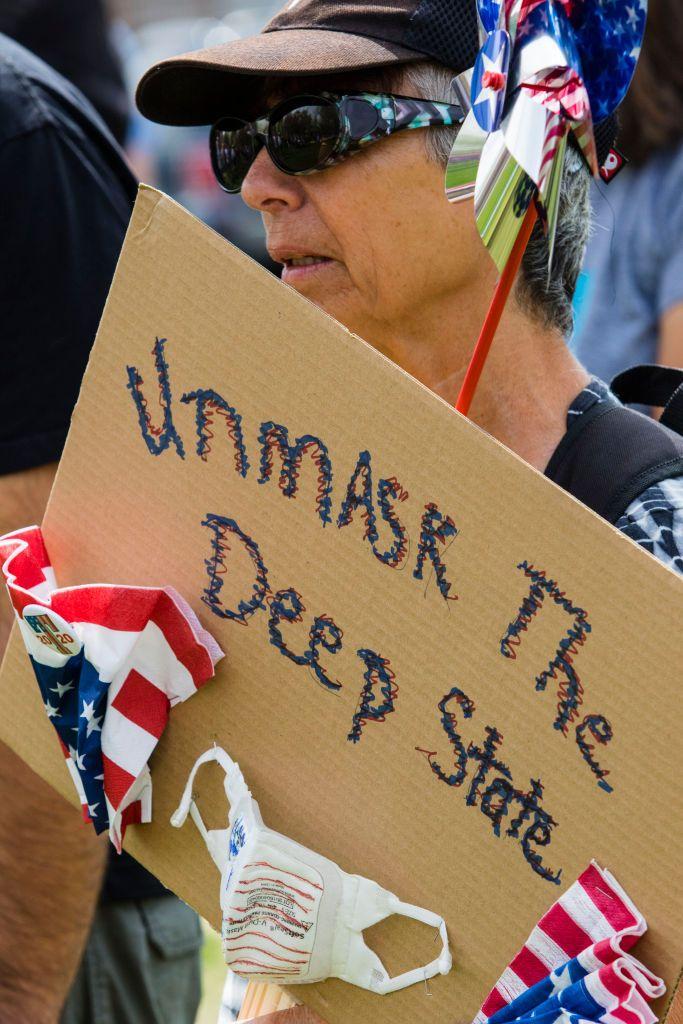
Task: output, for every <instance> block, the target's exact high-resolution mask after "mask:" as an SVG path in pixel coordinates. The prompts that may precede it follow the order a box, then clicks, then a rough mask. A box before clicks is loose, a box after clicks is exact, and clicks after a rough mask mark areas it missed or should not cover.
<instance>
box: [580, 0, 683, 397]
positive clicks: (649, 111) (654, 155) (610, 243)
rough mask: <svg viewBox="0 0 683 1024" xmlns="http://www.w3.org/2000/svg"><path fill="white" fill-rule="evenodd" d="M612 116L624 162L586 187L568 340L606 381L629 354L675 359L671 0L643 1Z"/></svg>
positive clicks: (677, 88)
mask: <svg viewBox="0 0 683 1024" xmlns="http://www.w3.org/2000/svg"><path fill="white" fill-rule="evenodd" d="M641 6H642V0H641ZM619 119H620V122H621V131H620V134H619V139H618V142H617V145H618V147H619V149H620V150H621V151H622V152H623V153H624V155H625V156H626V157H627V158H628V160H629V164H628V166H627V167H626V168H625V169H624V170H623V171H621V172H620V173H619V174H618V176H617V177H616V178H615V179H614V180H613V181H612V182H611V183H610V184H609V186H606V185H605V184H604V183H602V182H598V183H597V184H594V186H593V192H592V201H593V234H592V237H591V241H590V243H589V246H588V251H587V254H586V259H585V262H584V268H583V272H582V275H581V277H580V279H579V288H578V291H577V300H576V312H577V318H576V328H575V332H574V339H573V343H572V347H573V349H574V351H575V353H576V355H577V357H578V358H579V360H580V361H581V362H582V363H583V364H584V366H586V368H587V369H588V370H589V371H590V372H591V373H594V374H596V375H597V376H598V377H601V378H602V379H603V380H605V381H607V382H609V381H610V380H611V379H612V378H613V377H614V376H616V374H617V373H619V372H620V371H621V370H623V369H626V368H627V367H629V366H634V365H636V364H638V363H662V364H664V365H669V366H679V367H680V366H683V9H682V8H681V0H649V9H648V21H647V29H646V33H645V41H644V45H643V52H642V55H641V57H640V61H639V63H638V67H637V70H636V73H635V77H634V80H633V84H632V86H631V89H630V91H629V93H628V95H627V97H626V100H625V101H624V103H623V104H622V106H621V107H620V109H619Z"/></svg>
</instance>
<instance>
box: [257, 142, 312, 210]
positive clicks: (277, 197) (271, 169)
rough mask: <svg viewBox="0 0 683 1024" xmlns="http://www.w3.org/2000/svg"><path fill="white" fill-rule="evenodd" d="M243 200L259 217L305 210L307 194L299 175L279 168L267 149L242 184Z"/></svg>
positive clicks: (260, 155) (259, 155) (258, 157)
mask: <svg viewBox="0 0 683 1024" xmlns="http://www.w3.org/2000/svg"><path fill="white" fill-rule="evenodd" d="M242 199H243V200H244V201H245V203H246V204H247V206H250V207H251V208H252V209H253V210H258V212H259V213H273V212H274V211H275V210H277V209H278V207H281V208H286V209H290V210H294V209H296V208H297V207H299V206H301V203H302V199H303V191H302V188H301V185H300V183H299V181H298V179H297V178H296V176H295V175H292V174H285V173H284V171H281V170H280V169H279V168H278V167H276V166H275V164H274V163H273V161H272V160H271V159H270V156H269V155H268V151H267V149H266V148H265V146H264V148H263V149H262V150H261V152H260V153H259V154H258V156H257V157H256V159H255V160H254V162H253V164H252V165H251V167H250V168H249V171H248V173H247V176H246V177H245V179H244V181H243V182H242Z"/></svg>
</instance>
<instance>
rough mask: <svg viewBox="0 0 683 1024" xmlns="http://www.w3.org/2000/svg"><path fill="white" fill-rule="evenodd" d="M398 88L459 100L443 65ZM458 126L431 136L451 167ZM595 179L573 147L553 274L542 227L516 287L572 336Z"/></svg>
mask: <svg viewBox="0 0 683 1024" xmlns="http://www.w3.org/2000/svg"><path fill="white" fill-rule="evenodd" d="M399 76H400V77H399V81H398V82H397V83H396V88H397V89H400V91H401V92H402V93H403V94H404V95H406V96H415V97H417V98H420V99H430V100H441V101H449V100H451V99H452V98H453V92H452V89H451V82H452V79H453V75H452V73H451V72H450V71H449V70H448V68H445V67H443V66H442V65H441V64H436V63H432V62H429V61H420V62H417V63H415V64H409V65H407V66H406V67H404V68H402V69H401V70H400V71H399ZM457 134H458V129H457V128H431V129H430V130H429V131H428V132H425V133H424V135H425V140H426V147H427V154H428V156H429V159H430V160H433V161H435V162H436V163H440V164H442V166H443V167H444V168H445V166H446V164H447V162H448V157H449V154H450V152H451V148H452V146H453V142H454V141H455V138H456V136H457ZM589 183H590V175H589V173H588V171H587V169H586V168H585V167H584V163H583V160H582V158H581V157H580V156H579V154H578V153H577V152H576V151H575V150H574V149H572V148H571V146H568V147H567V153H566V156H565V164H564V175H563V181H562V188H561V191H560V206H559V214H558V222H557V235H556V238H555V251H554V254H553V264H552V272H551V274H548V259H549V252H548V243H547V240H546V237H545V235H544V233H543V229H542V227H541V225H540V224H537V225H536V227H535V228H534V231H533V234H532V236H531V240H530V242H529V245H528V247H527V250H526V253H525V255H524V259H523V261H522V267H521V270H520V274H519V277H518V279H517V283H516V286H515V298H516V300H517V302H518V304H519V306H520V307H521V308H522V309H523V310H524V311H525V312H526V313H528V314H529V315H530V316H533V317H534V319H536V320H537V321H539V322H540V323H542V324H543V326H544V327H548V328H554V329H555V330H558V331H560V333H561V334H563V335H564V336H567V335H569V334H570V333H571V330H572V327H573V324H574V318H573V313H572V299H573V297H574V289H575V288H576V281H577V278H578V276H579V272H580V270H581V264H582V262H583V256H584V252H585V248H586V242H587V241H588V236H589V233H590V202H589V193H588V189H589Z"/></svg>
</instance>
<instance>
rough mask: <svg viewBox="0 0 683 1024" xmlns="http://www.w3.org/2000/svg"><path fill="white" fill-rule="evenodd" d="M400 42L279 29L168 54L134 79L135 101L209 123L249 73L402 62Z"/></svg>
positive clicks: (161, 115)
mask: <svg viewBox="0 0 683 1024" xmlns="http://www.w3.org/2000/svg"><path fill="white" fill-rule="evenodd" d="M420 57H421V55H420V54H419V53H418V52H417V51H415V50H410V49H408V47H406V46H399V45H398V44H396V43H391V42H385V41H383V40H379V39H372V38H370V37H369V36H360V35H353V34H351V33H348V32H334V31H329V30H323V29H279V30H278V31H273V32H263V33H261V34H260V35H257V36H250V37H249V38H247V39H236V40H235V41H234V42H231V43H223V44H222V45H221V46H213V47H211V48H209V49H207V50H195V51H194V52H193V53H183V54H180V56H178V57H171V58H169V59H168V60H165V61H163V62H162V63H161V64H155V65H154V66H153V67H151V68H150V69H149V70H148V71H147V72H145V74H144V75H143V77H142V78H141V80H140V83H139V85H138V88H137V94H136V102H137V105H138V109H139V110H140V112H141V113H142V114H144V116H145V117H147V118H149V119H150V120H151V121H158V122H159V123H160V124H173V125H199V124H212V123H213V122H214V121H217V120H218V118H219V117H222V116H223V115H224V114H226V113H228V112H229V111H230V110H231V109H234V105H235V104H236V103H239V102H242V101H243V99H244V98H246V97H248V94H249V91H250V90H253V87H254V84H255V83H254V77H255V76H260V77H264V76H275V77H278V76H281V77H291V76H294V75H328V74H338V73H340V72H345V71H360V70H363V69H368V68H375V67H376V68H382V67H387V66H389V65H391V64H407V63H409V62H411V61H415V60H420Z"/></svg>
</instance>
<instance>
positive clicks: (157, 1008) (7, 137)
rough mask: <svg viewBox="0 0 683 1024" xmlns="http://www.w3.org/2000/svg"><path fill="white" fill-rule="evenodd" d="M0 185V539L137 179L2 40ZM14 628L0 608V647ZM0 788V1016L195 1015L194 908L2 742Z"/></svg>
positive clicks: (40, 477) (61, 416)
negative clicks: (102, 835) (114, 845)
mask: <svg viewBox="0 0 683 1024" xmlns="http://www.w3.org/2000/svg"><path fill="white" fill-rule="evenodd" d="M0 188H1V190H2V197H3V198H2V202H0V239H2V241H1V242H0V313H1V315H2V354H3V373H2V375H1V376H0V533H5V532H7V531H9V530H14V529H17V528H19V527H21V526H26V525H28V524H31V523H33V522H39V521H40V520H41V519H42V516H43V512H44V508H45V503H46V500H47V496H48V494H49V490H50V487H51V484H52V479H53V477H54V472H55V468H56V461H57V460H58V459H59V456H60V454H61V451H62V448H63V445H64V441H65V439H66V434H67V431H68V428H69V421H70V417H71V412H72V409H73V407H74V404H75V401H76V397H77V395H78V390H79V386H80V382H81V377H82V376H83V371H84V369H85V365H86V362H87V359H88V354H89V351H90V347H91V345H92V342H93V340H94V337H95V332H96V330H97V325H98V323H99V318H100V314H101V312H102V308H103V306H104V301H105V299H106V295H107V291H108V288H109V284H110V281H111V278H112V275H113V272H114V267H115V265H116V260H117V257H118V254H119V250H120V248H121V245H122V242H123V237H124V233H125V230H126V226H127V224H128V220H129V217H130V213H131V209H132V204H133V202H134V199H135V194H136V182H135V179H134V177H133V175H132V173H131V171H130V170H129V168H128V166H127V164H126V162H125V159H124V157H123V154H122V152H121V151H120V149H119V148H118V146H117V144H116V143H115V141H114V139H113V138H112V136H111V135H110V134H109V131H108V130H107V128H106V127H105V125H104V123H103V122H102V121H101V120H100V118H99V116H98V115H97V113H96V112H95V110H94V108H93V107H91V105H90V104H89V103H88V101H87V100H86V99H85V98H84V97H83V96H82V95H81V94H80V93H79V92H78V90H77V89H76V88H75V87H74V86H73V85H71V84H70V83H69V82H67V81H66V80H65V79H64V78H62V77H61V76H60V75H58V74H57V73H56V72H55V71H53V70H52V69H51V68H49V67H48V66H47V65H46V64H44V63H43V62H42V61H41V60H39V59H38V58H37V57H35V56H33V55H32V54H30V53H29V52H28V51H27V50H25V49H24V48H23V47H21V46H19V45H18V44H17V43H16V42H14V41H12V40H10V39H9V38H8V37H7V36H4V35H1V34H0ZM11 622H12V613H11V608H10V605H9V602H5V601H3V602H2V603H0V651H1V650H2V648H3V647H4V644H5V641H6V638H7V634H8V633H9V628H10V626H11ZM0 788H1V791H0V803H1V804H2V808H3V813H2V816H1V817H0V877H2V886H0V1021H2V1022H4V1021H11V1022H12V1024H14V1022H15V1021H27V1022H29V1021H30V1024H43V1022H46V1024H47V1022H49V1024H55V1022H56V1021H57V1020H58V1019H60V1013H61V1021H62V1024H91V1022H95V1021H96V1022H97V1024H142V1022H144V1024H156V1022H159V1024H160V1022H162V1021H163V1024H175V1022H177V1024H190V1022H192V1021H194V1018H195V1014H196V1009H197V1005H198V1002H199V958H198V950H199V947H200V944H201V933H200V929H199V923H198V919H197V917H196V915H195V914H194V913H193V912H192V911H190V910H189V908H188V907H186V906H185V905H184V904H182V903H180V901H179V900H177V899H176V898H175V897H174V896H172V894H171V893H169V892H168V890H166V889H164V887H163V886H161V884H160V883H159V882H158V881H157V880H156V879H155V878H153V877H152V875H150V874H149V873H148V872H147V871H145V870H144V869H143V868H142V867H141V866H140V865H139V864H137V862H136V861H134V860H133V859H132V858H131V857H128V856H127V855H126V854H123V855H122V856H121V857H120V858H119V857H117V856H116V855H115V854H114V855H113V856H111V855H110V860H109V867H108V868H107V867H106V863H107V860H106V856H105V854H106V849H107V846H108V843H104V842H101V841H99V840H97V839H96V838H95V836H94V833H92V834H91V831H90V830H88V829H85V828H84V827H83V826H82V824H81V823H80V820H79V816H78V815H77V814H75V812H74V811H73V809H72V808H71V807H69V806H68V805H67V804H66V803H64V802H63V801H62V800H61V799H59V798H58V797H57V795H56V794H55V793H54V791H53V790H51V789H50V788H49V787H48V786H46V785H45V784H44V783H43V782H42V781H41V780H40V779H39V778H38V777H37V776H36V775H34V774H33V772H31V771H30V770H29V769H28V768H27V767H26V765H24V764H23V762H21V761H20V760H19V759H18V758H17V757H16V756H15V755H14V754H13V753H12V752H11V751H10V750H9V749H8V748H6V747H4V746H2V745H0ZM112 853H113V851H112ZM91 925H92V929H91ZM89 929H91V931H90V934H89ZM88 935H89V939H88V941H87V945H86V946H85V952H84V955H83V958H82V962H81V964H80V968H79V959H80V957H81V954H82V952H83V949H84V943H86V939H87V938H88ZM74 975H75V979H76V980H75V983H74V984H73V986H72V988H71V990H70V991H69V986H70V983H71V982H72V979H73V978H74ZM65 1000H66V1003H65ZM62 1007H63V1009H62Z"/></svg>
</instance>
